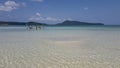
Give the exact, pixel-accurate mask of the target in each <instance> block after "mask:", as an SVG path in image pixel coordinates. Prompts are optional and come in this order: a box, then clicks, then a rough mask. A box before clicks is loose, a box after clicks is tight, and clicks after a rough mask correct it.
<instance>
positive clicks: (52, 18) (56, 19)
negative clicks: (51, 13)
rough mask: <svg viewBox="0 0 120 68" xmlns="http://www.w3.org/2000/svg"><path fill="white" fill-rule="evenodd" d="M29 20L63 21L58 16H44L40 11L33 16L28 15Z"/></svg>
mask: <svg viewBox="0 0 120 68" xmlns="http://www.w3.org/2000/svg"><path fill="white" fill-rule="evenodd" d="M29 20H31V21H63V19H60V18H54V17H44V16H42V15H41V14H40V13H36V14H35V15H34V16H32V17H30V18H29Z"/></svg>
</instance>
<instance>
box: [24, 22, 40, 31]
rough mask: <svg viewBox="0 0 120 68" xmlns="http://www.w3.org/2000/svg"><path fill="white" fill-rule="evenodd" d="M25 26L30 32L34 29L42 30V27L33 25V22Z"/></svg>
mask: <svg viewBox="0 0 120 68" xmlns="http://www.w3.org/2000/svg"><path fill="white" fill-rule="evenodd" d="M26 26H27V29H28V30H32V29H35V30H38V29H42V25H39V24H35V23H33V22H30V23H27V24H26Z"/></svg>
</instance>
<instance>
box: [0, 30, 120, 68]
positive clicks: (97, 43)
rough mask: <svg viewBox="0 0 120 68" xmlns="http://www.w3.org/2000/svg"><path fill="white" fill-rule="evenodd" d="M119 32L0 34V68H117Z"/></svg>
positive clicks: (22, 32)
mask: <svg viewBox="0 0 120 68" xmlns="http://www.w3.org/2000/svg"><path fill="white" fill-rule="evenodd" d="M119 41H120V32H118V31H116V32H115V31H114V32H111V31H109V32H106V31H73V32H71V31H62V30H59V31H54V30H41V31H20V32H19V31H17V32H16V31H13V32H1V33H0V68H120V46H119V44H120V42H119Z"/></svg>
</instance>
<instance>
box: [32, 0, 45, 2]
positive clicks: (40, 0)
mask: <svg viewBox="0 0 120 68" xmlns="http://www.w3.org/2000/svg"><path fill="white" fill-rule="evenodd" d="M32 1H35V2H43V0H32Z"/></svg>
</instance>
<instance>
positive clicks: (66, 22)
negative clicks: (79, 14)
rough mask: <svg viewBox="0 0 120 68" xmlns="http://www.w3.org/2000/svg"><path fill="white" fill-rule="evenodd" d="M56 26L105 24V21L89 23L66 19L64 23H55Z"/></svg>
mask: <svg viewBox="0 0 120 68" xmlns="http://www.w3.org/2000/svg"><path fill="white" fill-rule="evenodd" d="M55 25H56V26H82V25H104V24H103V23H88V22H80V21H69V20H66V21H64V22H62V23H58V24H55Z"/></svg>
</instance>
